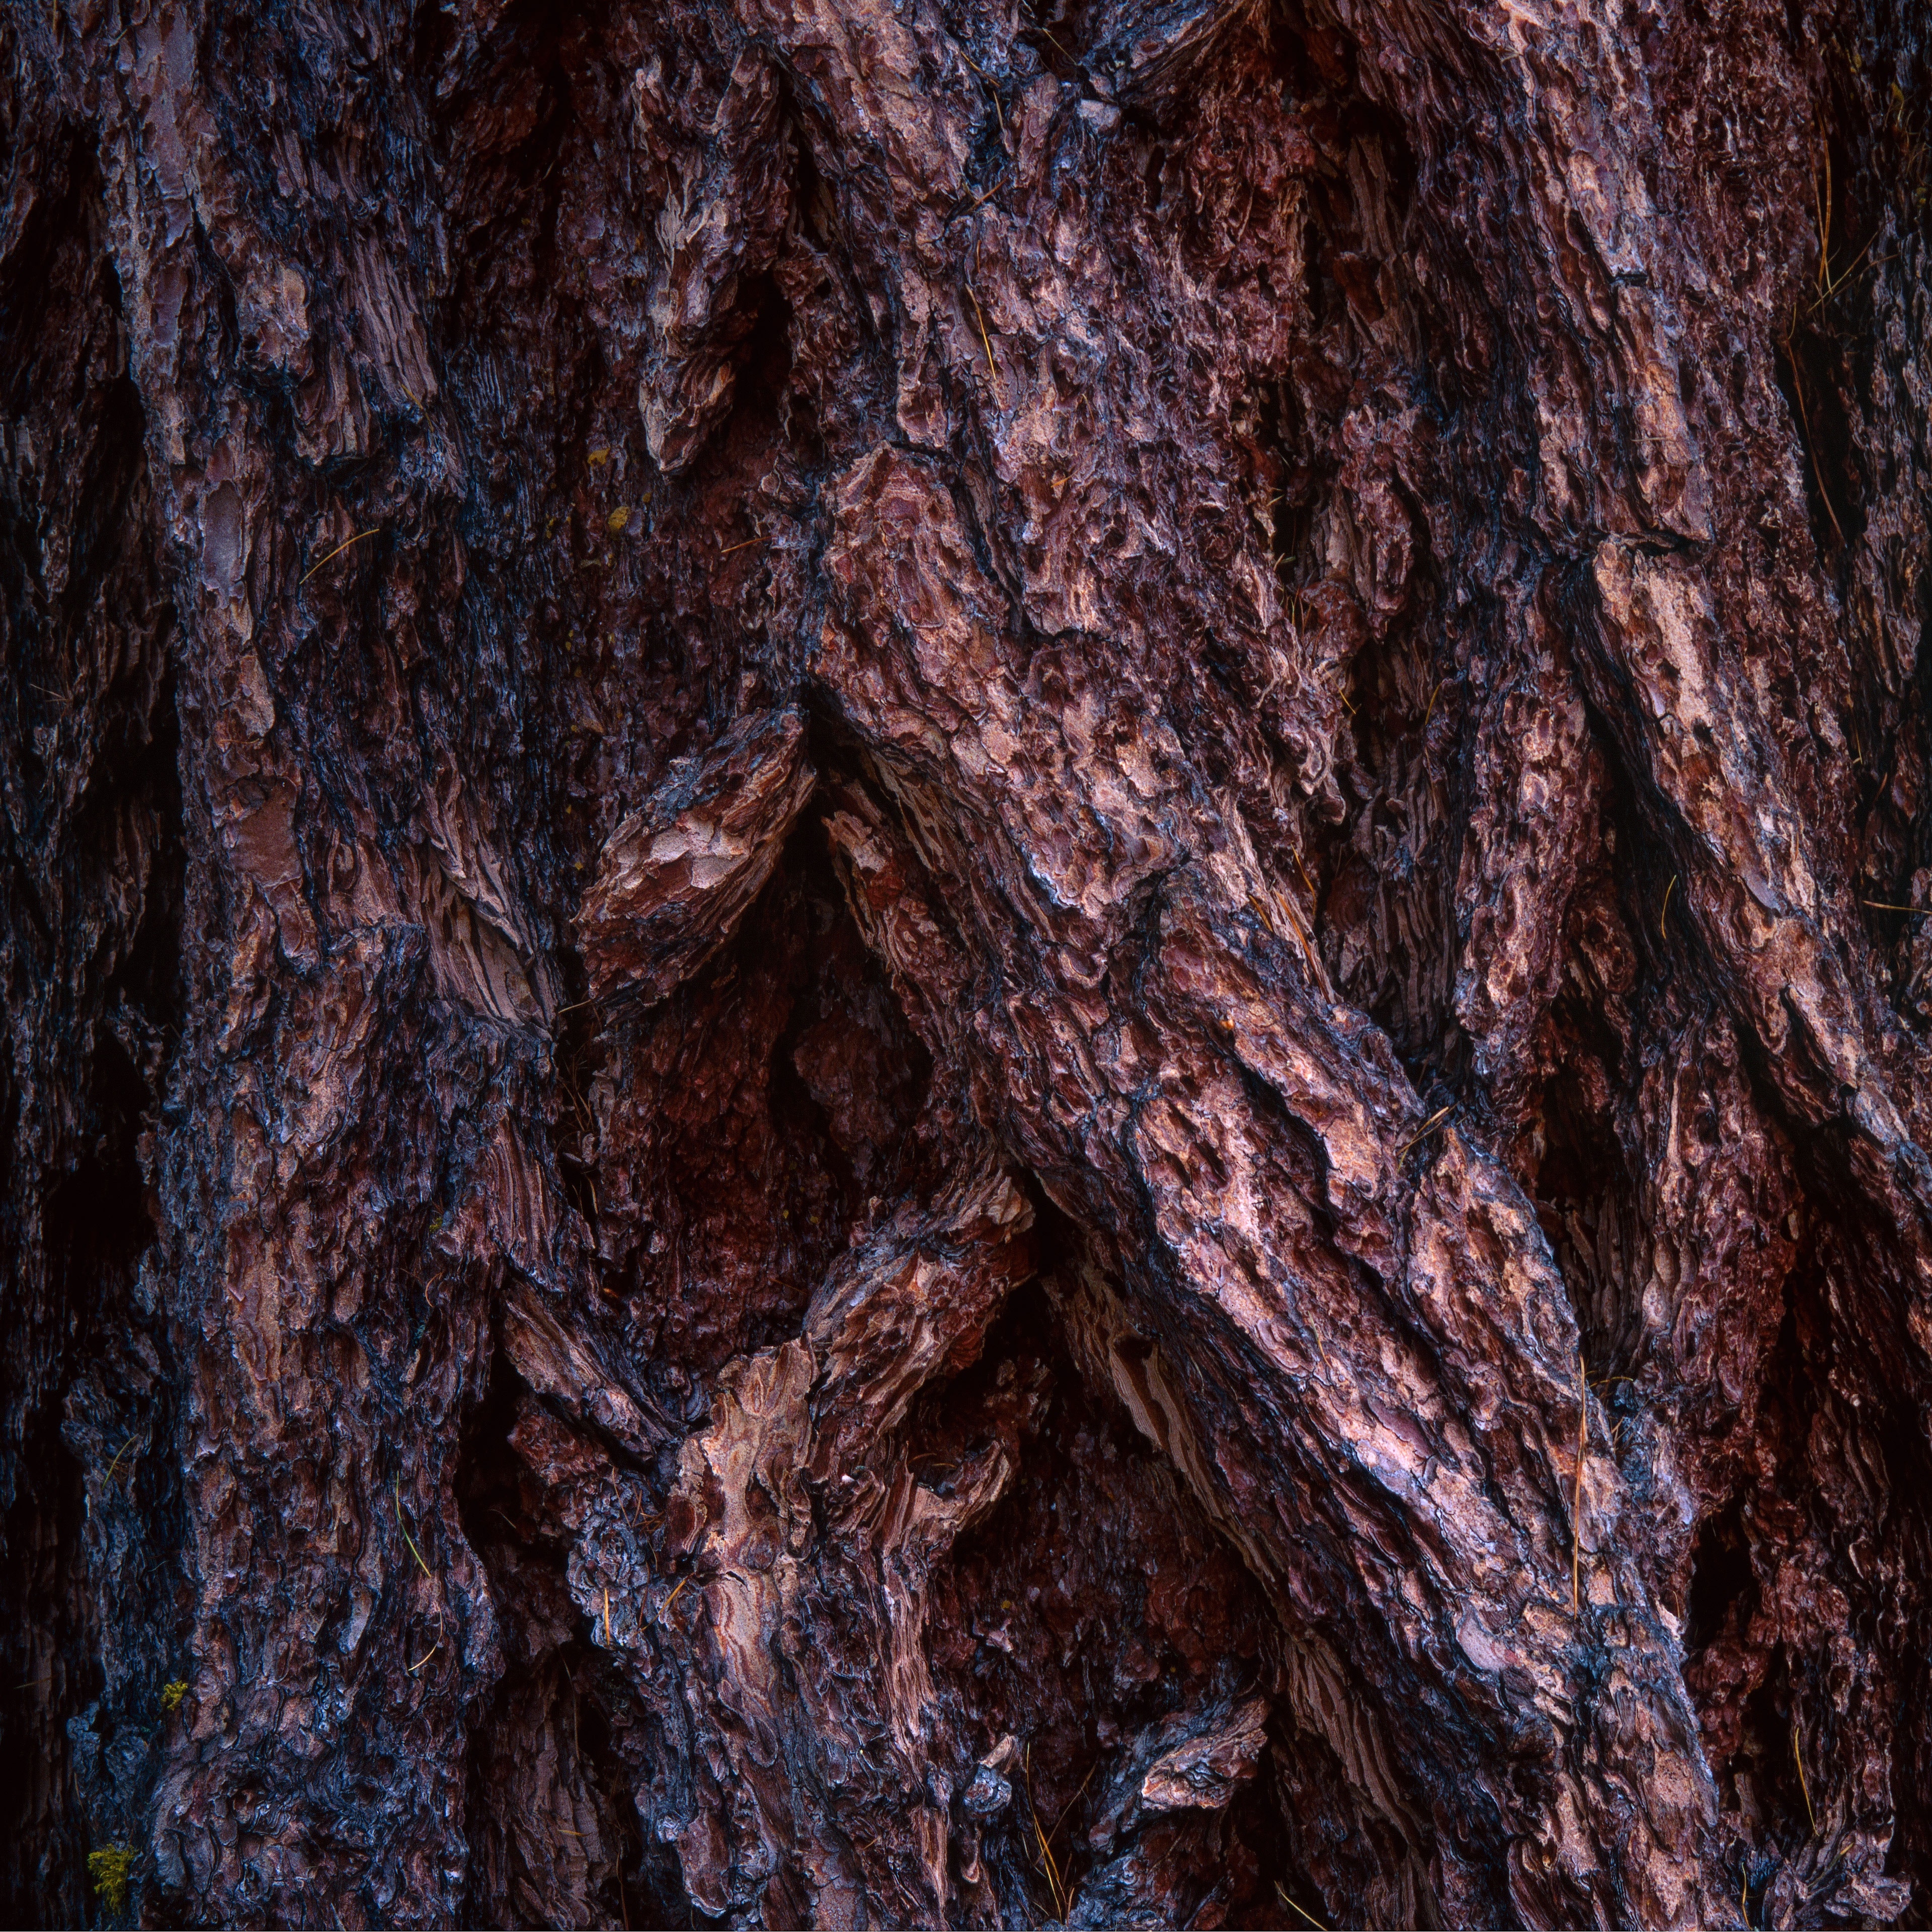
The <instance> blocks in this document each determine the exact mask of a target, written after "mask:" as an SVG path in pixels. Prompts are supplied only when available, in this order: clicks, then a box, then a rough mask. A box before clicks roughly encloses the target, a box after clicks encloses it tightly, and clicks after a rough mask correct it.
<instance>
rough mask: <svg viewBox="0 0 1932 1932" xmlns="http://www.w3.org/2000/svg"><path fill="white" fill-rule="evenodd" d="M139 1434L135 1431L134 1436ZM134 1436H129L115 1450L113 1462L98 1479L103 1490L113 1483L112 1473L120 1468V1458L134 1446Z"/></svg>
mask: <svg viewBox="0 0 1932 1932" xmlns="http://www.w3.org/2000/svg"><path fill="white" fill-rule="evenodd" d="M140 1433H141V1432H140V1431H139V1430H138V1429H137V1430H135V1432H134V1436H138V1435H139V1434H140ZM134 1436H129V1437H128V1439H127V1441H126V1442H124V1443H122V1444H121V1446H120V1448H118V1449H117V1450H115V1452H114V1460H113V1462H111V1463H109V1464H108V1466H107V1475H104V1476H103V1477H102V1478H101V1487H102V1488H104V1489H105V1488H106V1487H107V1485H108V1484H110V1483H111V1482H113V1480H114V1472H115V1470H116V1469H118V1468H120V1466H121V1457H123V1456H124V1455H126V1454H127V1451H129V1450H130V1449H131V1448H133V1446H134Z"/></svg>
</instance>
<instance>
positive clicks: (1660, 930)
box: [1657, 872, 1677, 940]
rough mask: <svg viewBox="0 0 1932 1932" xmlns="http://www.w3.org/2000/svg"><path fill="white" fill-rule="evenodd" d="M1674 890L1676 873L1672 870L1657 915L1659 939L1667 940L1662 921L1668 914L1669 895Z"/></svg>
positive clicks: (1667, 936)
mask: <svg viewBox="0 0 1932 1932" xmlns="http://www.w3.org/2000/svg"><path fill="white" fill-rule="evenodd" d="M1676 889H1677V874H1676V873H1675V872H1673V873H1672V874H1671V875H1670V884H1669V885H1667V886H1665V887H1664V909H1663V910H1662V911H1661V912H1660V913H1658V915H1657V936H1658V938H1659V939H1666V940H1667V939H1668V938H1670V935H1669V934H1668V933H1667V932H1665V930H1664V921H1665V920H1666V919H1668V918H1669V917H1670V895H1671V894H1672V893H1673V892H1675V891H1676Z"/></svg>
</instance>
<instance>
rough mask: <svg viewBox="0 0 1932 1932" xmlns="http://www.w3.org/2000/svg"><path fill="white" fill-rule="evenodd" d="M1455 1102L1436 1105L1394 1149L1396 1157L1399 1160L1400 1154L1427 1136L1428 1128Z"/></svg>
mask: <svg viewBox="0 0 1932 1932" xmlns="http://www.w3.org/2000/svg"><path fill="white" fill-rule="evenodd" d="M1455 1104H1456V1103H1455V1102H1454V1100H1451V1102H1450V1103H1449V1106H1447V1107H1438V1108H1437V1109H1436V1111H1435V1112H1434V1113H1433V1114H1431V1115H1430V1117H1429V1118H1428V1119H1427V1120H1426V1121H1424V1122H1423V1124H1422V1125H1421V1127H1418V1129H1417V1130H1416V1131H1415V1133H1412V1134H1411V1135H1410V1136H1409V1139H1407V1140H1406V1141H1404V1142H1403V1144H1402V1145H1401V1147H1400V1148H1399V1149H1398V1150H1397V1153H1396V1159H1397V1160H1401V1158H1402V1157H1403V1155H1404V1154H1406V1153H1408V1151H1409V1149H1410V1148H1412V1147H1414V1146H1415V1144H1416V1143H1417V1142H1418V1141H1420V1140H1422V1139H1425V1138H1426V1137H1427V1135H1428V1133H1429V1132H1430V1129H1431V1128H1433V1127H1434V1126H1435V1125H1436V1122H1437V1121H1439V1120H1441V1119H1442V1116H1443V1115H1445V1114H1446V1113H1448V1112H1449V1111H1450V1109H1451V1108H1453V1107H1454V1106H1455Z"/></svg>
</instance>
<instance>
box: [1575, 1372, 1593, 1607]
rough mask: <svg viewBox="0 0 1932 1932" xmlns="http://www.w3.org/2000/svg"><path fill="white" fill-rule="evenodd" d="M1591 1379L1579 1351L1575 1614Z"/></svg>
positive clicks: (1578, 1596) (1580, 1573)
mask: <svg viewBox="0 0 1932 1932" xmlns="http://www.w3.org/2000/svg"><path fill="white" fill-rule="evenodd" d="M1589 1432H1590V1378H1589V1375H1588V1374H1587V1373H1586V1371H1585V1370H1584V1367H1583V1355H1582V1353H1581V1352H1578V1355H1577V1495H1576V1499H1575V1501H1574V1502H1573V1503H1572V1504H1571V1507H1570V1613H1571V1616H1575V1615H1576V1613H1577V1610H1578V1609H1579V1607H1580V1605H1581V1604H1582V1601H1583V1457H1584V1454H1585V1452H1586V1450H1587V1449H1588V1448H1589Z"/></svg>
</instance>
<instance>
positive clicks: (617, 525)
mask: <svg viewBox="0 0 1932 1932" xmlns="http://www.w3.org/2000/svg"><path fill="white" fill-rule="evenodd" d="M630 520H631V512H630V509H629V507H628V505H625V504H622V503H620V504H619V505H618V506H617V508H616V509H614V510H613V511H611V512H610V514H609V515H608V516H607V517H605V518H604V528H605V529H607V530H608V531H609V532H610V534H611V535H613V537H614V536H615V535H617V534H618V532H619V531H620V530H622V529H623V527H624V526H625V524H626V523H628V522H629V521H630Z"/></svg>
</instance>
